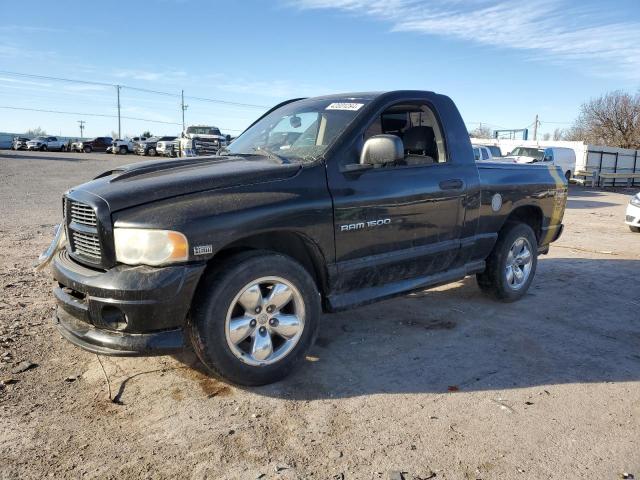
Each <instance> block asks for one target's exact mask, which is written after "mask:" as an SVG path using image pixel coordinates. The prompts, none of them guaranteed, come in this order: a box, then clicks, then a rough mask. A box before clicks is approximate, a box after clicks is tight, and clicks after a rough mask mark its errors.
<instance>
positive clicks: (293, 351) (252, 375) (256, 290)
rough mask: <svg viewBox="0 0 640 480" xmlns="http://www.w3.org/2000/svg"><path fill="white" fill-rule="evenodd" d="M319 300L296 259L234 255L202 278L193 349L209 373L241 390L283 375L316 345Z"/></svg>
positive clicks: (263, 253) (194, 311) (194, 312)
mask: <svg viewBox="0 0 640 480" xmlns="http://www.w3.org/2000/svg"><path fill="white" fill-rule="evenodd" d="M319 316H320V295H319V293H318V290H317V288H316V285H315V282H314V281H313V279H312V278H311V276H310V275H309V273H308V272H307V271H306V270H305V269H304V267H302V266H301V265H300V264H299V263H298V262H296V261H295V260H293V259H291V258H289V257H286V256H284V255H280V254H277V253H272V252H267V251H255V252H247V253H242V254H239V255H236V256H234V257H232V258H231V259H229V261H227V262H224V263H223V264H222V265H220V266H219V267H218V268H216V269H214V270H212V271H211V272H209V273H207V275H206V276H205V277H204V278H203V280H202V283H201V285H200V286H199V287H198V292H197V294H196V297H195V300H194V305H193V308H192V324H191V339H192V344H193V347H194V350H195V351H196V354H197V355H198V357H199V358H200V360H201V361H202V362H203V363H204V364H205V365H206V366H207V367H208V368H209V370H210V371H211V372H212V373H213V374H214V375H217V376H219V377H223V378H226V379H228V380H230V381H232V382H234V383H238V384H241V385H264V384H267V383H272V382H276V381H278V380H280V379H282V378H284V377H285V376H287V375H288V374H289V373H290V372H291V370H292V369H293V368H294V367H295V365H296V364H298V363H299V362H300V361H301V360H302V358H303V357H304V355H305V354H306V352H307V351H308V349H309V348H310V347H311V345H312V344H313V342H314V340H315V336H316V331H317V327H318V320H319Z"/></svg>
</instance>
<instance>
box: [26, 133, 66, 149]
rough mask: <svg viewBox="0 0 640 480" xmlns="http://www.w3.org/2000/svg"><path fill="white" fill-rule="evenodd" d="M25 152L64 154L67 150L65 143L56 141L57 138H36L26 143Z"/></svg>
mask: <svg viewBox="0 0 640 480" xmlns="http://www.w3.org/2000/svg"><path fill="white" fill-rule="evenodd" d="M27 150H40V151H41V152H46V151H47V150H59V151H61V152H64V151H66V150H67V143H66V142H63V141H62V140H58V137H36V138H34V139H33V140H29V141H28V142H27Z"/></svg>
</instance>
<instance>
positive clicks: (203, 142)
mask: <svg viewBox="0 0 640 480" xmlns="http://www.w3.org/2000/svg"><path fill="white" fill-rule="evenodd" d="M229 138H230V137H229ZM227 140H228V137H227V136H225V135H222V132H220V129H219V128H218V127H210V126H206V125H192V126H190V127H187V128H186V129H185V131H184V132H182V135H181V138H180V140H179V145H178V146H177V148H178V151H179V153H180V155H181V156H184V157H193V156H199V155H215V154H216V153H217V152H218V150H220V149H221V148H224V147H225V146H226V145H227V143H228V141H227Z"/></svg>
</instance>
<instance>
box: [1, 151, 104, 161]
mask: <svg viewBox="0 0 640 480" xmlns="http://www.w3.org/2000/svg"><path fill="white" fill-rule="evenodd" d="M0 158H9V159H12V160H25V161H28V160H50V161H54V162H76V163H77V162H87V161H89V160H90V159H89V158H86V157H83V155H82V154H78V153H70V152H47V153H42V154H37V153H35V154H32V153H31V152H29V154H11V153H0ZM107 158H108V157H107Z"/></svg>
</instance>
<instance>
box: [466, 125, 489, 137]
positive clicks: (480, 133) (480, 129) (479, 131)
mask: <svg viewBox="0 0 640 480" xmlns="http://www.w3.org/2000/svg"><path fill="white" fill-rule="evenodd" d="M492 133H493V132H492V131H491V129H490V128H489V127H487V126H483V125H482V124H480V125H478V126H477V127H476V128H475V129H473V130H471V131H470V132H469V136H470V137H473V138H493V136H492Z"/></svg>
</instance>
